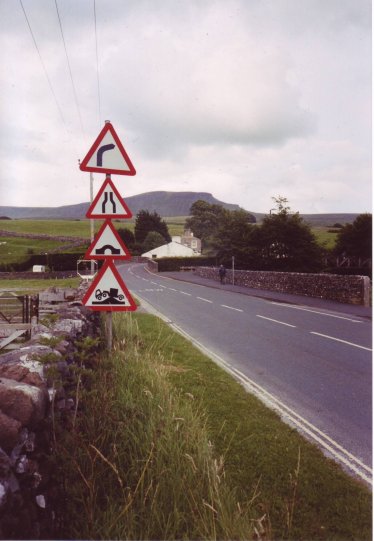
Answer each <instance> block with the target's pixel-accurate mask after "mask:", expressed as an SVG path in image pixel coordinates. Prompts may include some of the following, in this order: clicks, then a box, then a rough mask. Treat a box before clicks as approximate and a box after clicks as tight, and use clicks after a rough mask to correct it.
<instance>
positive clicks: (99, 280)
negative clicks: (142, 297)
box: [82, 260, 136, 312]
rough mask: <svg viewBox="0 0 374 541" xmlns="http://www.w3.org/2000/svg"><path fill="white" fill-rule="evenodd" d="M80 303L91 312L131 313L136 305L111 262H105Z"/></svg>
mask: <svg viewBox="0 0 374 541" xmlns="http://www.w3.org/2000/svg"><path fill="white" fill-rule="evenodd" d="M82 302H83V304H84V305H85V306H87V307H88V308H91V310H102V311H109V312H133V311H134V310H136V304H135V302H134V299H133V298H132V297H131V295H130V292H129V290H128V289H127V287H126V286H125V283H124V281H123V280H122V278H121V276H120V274H119V272H118V271H117V269H116V267H115V266H114V263H113V262H112V261H110V260H109V261H106V262H105V263H104V265H103V267H102V268H101V270H100V272H99V274H98V275H97V276H96V278H95V279H94V281H93V282H92V284H91V286H90V287H89V289H88V290H87V292H86V294H85V296H84V297H83V299H82Z"/></svg>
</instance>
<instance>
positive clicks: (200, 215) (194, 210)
mask: <svg viewBox="0 0 374 541" xmlns="http://www.w3.org/2000/svg"><path fill="white" fill-rule="evenodd" d="M229 212H233V211H228V210H227V209H225V208H224V207H223V206H222V205H215V204H210V203H207V202H206V201H203V200H202V199H199V200H198V201H195V203H193V205H191V208H190V215H191V217H190V218H187V220H186V227H187V228H189V229H191V231H193V234H194V235H195V237H197V238H199V239H201V240H203V241H204V245H205V247H206V246H207V245H212V244H213V238H214V237H215V236H216V233H217V229H218V228H219V227H220V225H221V224H222V222H223V221H224V220H225V218H226V217H227V216H228V214H227V213H229ZM234 212H241V211H234ZM242 212H245V213H246V216H247V221H248V223H255V222H256V218H255V217H254V216H253V215H252V214H250V213H249V212H246V211H244V210H243V211H242Z"/></svg>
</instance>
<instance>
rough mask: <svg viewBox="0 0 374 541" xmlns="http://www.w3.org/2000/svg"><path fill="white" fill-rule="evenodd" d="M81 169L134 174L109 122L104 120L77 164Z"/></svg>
mask: <svg viewBox="0 0 374 541" xmlns="http://www.w3.org/2000/svg"><path fill="white" fill-rule="evenodd" d="M79 169H80V170H81V171H90V172H92V173H109V174H116V175H135V174H136V171H135V168H134V166H133V164H132V163H131V160H130V158H129V157H128V155H127V152H126V150H125V149H124V148H123V145H122V143H121V141H120V139H119V137H118V135H117V133H116V131H115V129H114V128H113V126H112V124H111V123H110V122H106V123H105V125H104V127H103V129H102V130H101V132H100V133H99V135H98V137H97V138H96V140H95V142H94V144H93V145H92V147H91V148H90V150H89V151H88V153H87V155H86V156H85V158H84V159H83V161H82V163H81V164H80V166H79Z"/></svg>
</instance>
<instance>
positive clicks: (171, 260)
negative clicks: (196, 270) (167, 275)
mask: <svg viewBox="0 0 374 541" xmlns="http://www.w3.org/2000/svg"><path fill="white" fill-rule="evenodd" d="M154 261H155V262H156V263H158V271H159V272H166V271H179V270H180V268H181V267H197V266H199V267H200V266H213V265H217V260H216V258H215V257H162V258H160V259H154Z"/></svg>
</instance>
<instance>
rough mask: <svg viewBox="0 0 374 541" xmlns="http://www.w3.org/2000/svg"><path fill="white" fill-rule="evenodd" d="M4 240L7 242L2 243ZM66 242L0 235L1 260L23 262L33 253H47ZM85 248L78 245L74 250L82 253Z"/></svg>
mask: <svg viewBox="0 0 374 541" xmlns="http://www.w3.org/2000/svg"><path fill="white" fill-rule="evenodd" d="M3 242H6V244H2V243H3ZM66 244H67V243H66V242H58V241H54V240H39V239H29V238H26V237H0V261H1V263H3V264H5V263H6V264H11V263H21V262H23V261H26V260H27V259H28V258H29V257H30V255H32V254H45V253H48V252H50V251H51V250H55V249H56V248H59V247H61V246H64V245H66ZM83 249H84V248H82V247H76V248H75V249H74V250H75V251H78V252H79V253H80V252H82V250H83Z"/></svg>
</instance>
